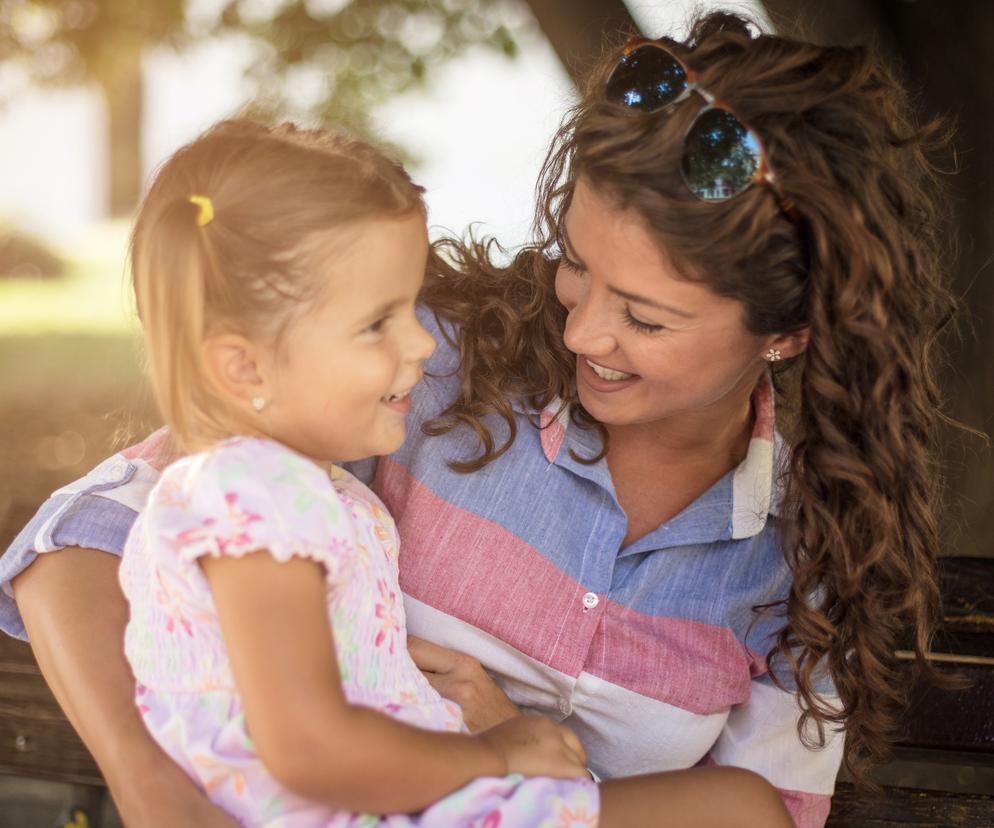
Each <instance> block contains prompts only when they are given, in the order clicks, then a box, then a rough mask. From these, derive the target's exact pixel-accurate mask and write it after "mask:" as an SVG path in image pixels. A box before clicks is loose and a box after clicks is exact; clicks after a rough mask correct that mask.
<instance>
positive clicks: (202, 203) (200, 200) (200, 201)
mask: <svg viewBox="0 0 994 828" xmlns="http://www.w3.org/2000/svg"><path fill="white" fill-rule="evenodd" d="M190 203H191V204H196V205H197V206H198V207H199V208H200V212H199V213H197V227H204V226H206V225H208V224H210V223H211V221H213V220H214V204H213V202H212V201H211V200H210V199H209V198H208V197H207V196H202V195H192V196H190Z"/></svg>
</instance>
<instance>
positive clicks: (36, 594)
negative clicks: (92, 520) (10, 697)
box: [13, 547, 236, 828]
mask: <svg viewBox="0 0 994 828" xmlns="http://www.w3.org/2000/svg"><path fill="white" fill-rule="evenodd" d="M117 565H118V559H117V558H116V557H114V556H113V555H109V554H107V553H105V552H100V551H97V550H95V549H81V548H79V547H69V548H67V549H64V550H62V551H60V552H52V553H48V554H45V555H41V556H39V557H38V559H37V560H35V561H34V563H32V564H31V565H30V566H28V567H27V569H25V570H24V571H23V572H22V573H21V574H20V575H18V576H17V577H15V578H14V580H13V587H14V593H15V596H16V598H17V602H18V606H19V608H20V611H21V615H22V618H23V620H24V626H25V628H26V629H27V632H28V635H29V637H30V639H31V647H32V649H33V651H34V655H35V658H36V660H37V661H38V665H39V667H41V671H42V674H43V675H44V677H45V680H46V681H47V682H48V685H49V687H50V688H51V689H52V692H53V693H54V695H55V698H56V699H57V700H58V702H59V704H60V705H61V706H62V709H63V710H64V711H65V714H66V716H67V717H68V718H69V721H70V722H71V723H72V725H73V727H75V728H76V731H77V732H78V733H79V735H80V737H81V738H82V740H83V742H84V744H85V745H86V746H87V748H88V749H89V750H90V752H91V753H92V754H93V757H94V759H96V761H97V764H98V765H99V766H100V769H101V771H102V772H103V774H104V777H105V779H106V780H107V784H108V786H109V787H110V791H111V794H112V795H113V797H114V801H115V803H116V804H117V806H118V809H119V811H120V813H121V817H122V818H123V820H124V822H125V824H127V825H134V826H142V828H145V826H148V828H158V827H159V826H161V828H174V826H176V825H197V826H205V828H235V825H236V823H235V822H234V820H232V819H231V818H230V817H229V816H228V815H227V814H226V813H224V812H223V811H221V810H219V809H217V808H215V807H214V806H213V805H212V804H211V803H210V802H209V801H208V800H207V798H206V797H205V796H204V795H203V794H202V793H201V792H200V791H199V790H198V789H197V787H196V786H195V785H194V783H193V781H192V780H191V779H190V778H189V777H188V776H187V775H186V774H185V773H184V772H183V770H182V769H181V768H180V767H179V766H178V765H176V764H175V763H174V762H173V761H172V760H171V759H170V758H169V757H168V756H167V755H166V754H165V753H163V751H162V750H161V749H160V748H159V746H158V745H157V744H156V743H155V741H154V740H153V739H152V737H151V736H150V735H149V733H148V731H147V730H146V729H145V726H144V724H143V723H142V720H141V717H140V716H139V714H138V709H137V707H136V706H135V701H134V693H135V681H134V678H133V676H132V675H131V670H130V669H129V667H128V664H127V662H126V661H125V660H124V627H125V624H126V622H127V618H128V608H127V604H126V602H125V600H124V596H123V595H122V594H121V588H120V586H119V585H118V580H117Z"/></svg>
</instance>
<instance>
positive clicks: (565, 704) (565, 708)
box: [559, 699, 573, 716]
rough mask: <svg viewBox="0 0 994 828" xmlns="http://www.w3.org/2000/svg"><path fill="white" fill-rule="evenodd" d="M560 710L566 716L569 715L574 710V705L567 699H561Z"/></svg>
mask: <svg viewBox="0 0 994 828" xmlns="http://www.w3.org/2000/svg"><path fill="white" fill-rule="evenodd" d="M559 712H560V713H562V714H563V715H564V716H568V715H569V714H570V713H572V712H573V705H571V704H570V703H569V701H567V700H566V699H561V700H560V702H559Z"/></svg>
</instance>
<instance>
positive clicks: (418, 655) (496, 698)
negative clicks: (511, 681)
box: [407, 635, 521, 733]
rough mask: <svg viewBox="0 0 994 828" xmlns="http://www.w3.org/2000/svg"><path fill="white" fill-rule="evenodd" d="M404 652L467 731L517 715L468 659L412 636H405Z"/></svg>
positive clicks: (482, 728) (471, 658) (483, 727)
mask: <svg viewBox="0 0 994 828" xmlns="http://www.w3.org/2000/svg"><path fill="white" fill-rule="evenodd" d="M407 649H408V651H409V652H410V654H411V658H412V659H414V663H415V664H417V665H418V669H420V670H421V672H422V673H424V674H425V677H426V678H427V679H428V681H429V683H430V684H431V686H432V687H434V688H435V689H436V690H437V691H438V694H439V695H440V696H442V697H443V698H446V699H450V700H451V701H454V702H455V703H456V704H458V705H459V706H460V707H461V708H462V715H463V719H464V720H465V722H466V726H467V727H468V728H469V729H470V732H472V733H479V732H480V731H482V730H486V729H487V728H491V727H494V726H495V725H498V724H500V723H501V722H504V721H507V720H508V719H511V718H513V717H515V716H520V715H521V711H520V710H518V708H517V707H515V706H514V702H512V701H511V700H510V699H509V698H508V697H507V695H506V694H505V693H504V691H503V690H501V689H500V688H499V687H498V686H497V684H496V683H495V682H494V680H493V679H492V678H490V675H489V674H488V673H487V671H486V670H484V669H483V666H482V665H481V664H480V662H479V661H477V660H476V659H475V658H473V657H472V656H468V655H466V654H465V653H460V652H458V651H456V650H450V649H449V648H448V647H441V646H439V645H438V644H432V643H431V642H430V641H425V640H424V639H423V638H417V637H415V636H413V635H409V636H408V637H407Z"/></svg>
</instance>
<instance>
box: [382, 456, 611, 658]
mask: <svg viewBox="0 0 994 828" xmlns="http://www.w3.org/2000/svg"><path fill="white" fill-rule="evenodd" d="M376 490H377V492H378V494H379V495H380V497H381V498H382V499H383V502H384V503H385V504H386V506H387V508H388V509H389V510H390V512H391V513H392V514H393V516H394V520H396V522H397V528H398V531H399V532H400V536H401V548H400V586H401V588H402V589H403V590H404V592H405V593H407V594H408V595H410V596H411V597H413V598H416V599H417V600H419V601H421V602H423V603H425V604H428V605H429V606H431V607H435V608H436V609H439V610H441V611H442V612H444V613H447V614H448V615H451V616H453V617H455V618H458V619H460V620H462V621H465V622H466V623H468V624H472V625H473V626H475V627H478V628H479V629H481V630H484V631H485V632H488V633H490V634H491V635H493V636H495V637H497V638H499V639H501V640H502V641H505V642H506V643H508V644H510V645H511V646H512V647H515V648H517V649H518V650H520V651H521V652H522V653H525V654H526V655H528V656H530V657H531V658H534V659H536V660H538V661H541V662H543V663H545V664H547V665H549V666H550V667H552V668H553V669H555V670H558V671H560V672H562V673H565V674H567V675H571V676H574V677H575V676H579V674H580V672H581V670H582V669H583V663H584V660H585V659H586V657H587V652H588V650H589V647H590V643H591V641H592V639H593V637H594V634H595V631H596V629H597V624H598V621H599V619H600V617H601V615H602V614H603V611H604V607H605V605H606V604H607V601H601V602H600V604H599V605H598V606H597V607H595V608H594V609H591V610H584V608H583V604H582V601H581V599H582V597H583V595H584V592H585V590H584V589H583V588H582V587H581V586H580V585H579V584H578V583H577V582H576V581H574V580H573V579H572V578H570V577H569V576H568V575H566V574H565V573H564V572H561V571H560V570H559V569H558V568H556V567H555V566H554V565H553V564H551V563H549V561H547V560H546V559H545V558H544V557H543V556H542V555H541V554H540V553H539V552H538V551H536V550H535V549H534V548H533V547H531V546H530V545H528V544H527V543H525V542H524V541H523V540H521V539H520V538H519V537H517V536H516V535H515V534H513V533H512V532H509V531H508V530H507V529H505V528H503V527H502V526H499V525H498V524H496V523H493V522H492V521H489V520H486V519H485V518H481V517H479V516H478V515H474V514H473V513H472V512H468V511H466V510H464V509H460V508H459V507H457V506H454V505H452V504H451V503H449V502H447V501H445V500H443V499H442V498H440V497H438V495H436V494H435V493H434V492H433V491H431V489H429V488H428V487H427V486H425V485H423V484H422V483H421V482H420V481H418V480H416V479H414V478H413V477H412V476H411V475H410V474H409V473H408V471H407V469H405V468H404V467H403V466H401V465H399V464H398V463H395V462H394V461H392V460H390V459H389V458H381V459H380V461H379V463H378V466H377V473H376ZM456 556H458V557H456Z"/></svg>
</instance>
